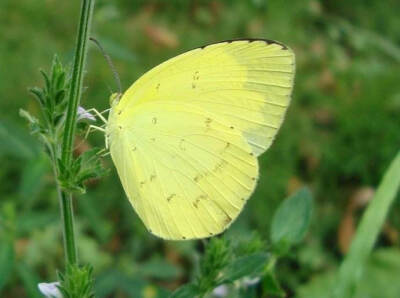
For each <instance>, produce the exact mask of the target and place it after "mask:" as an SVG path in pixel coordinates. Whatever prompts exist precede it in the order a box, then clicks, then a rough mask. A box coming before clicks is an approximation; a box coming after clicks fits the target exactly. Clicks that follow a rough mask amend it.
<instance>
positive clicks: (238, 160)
mask: <svg viewBox="0 0 400 298" xmlns="http://www.w3.org/2000/svg"><path fill="white" fill-rule="evenodd" d="M294 59H295V58H294V54H293V52H292V51H291V50H290V49H289V48H288V47H286V46H285V45H283V44H281V43H278V42H275V41H270V40H263V39H252V40H235V41H224V42H219V43H216V44H211V45H207V46H204V47H201V48H198V49H194V50H191V51H189V52H186V53H184V54H181V55H179V56H177V57H175V58H172V59H170V60H168V61H166V62H164V63H162V64H160V65H159V66H157V67H155V68H153V69H152V70H150V71H149V72H147V73H146V74H144V75H143V76H142V77H141V78H140V79H139V80H137V81H136V82H135V83H134V84H133V85H132V86H131V87H130V88H129V89H128V90H127V91H126V92H125V94H123V95H122V97H121V98H120V99H119V97H118V96H113V97H112V99H111V110H110V114H109V118H108V123H107V127H106V139H107V141H108V144H109V147H110V153H111V157H112V160H113V161H114V163H115V166H116V168H117V171H118V174H119V177H120V179H121V182H122V185H123V188H124V190H125V192H126V194H127V196H128V198H129V201H130V202H131V204H132V205H133V207H134V209H135V210H136V212H137V214H138V215H139V217H140V218H141V219H142V221H143V222H144V224H145V226H146V227H147V229H148V230H149V231H150V232H151V233H153V234H154V235H157V236H159V237H161V238H164V239H174V240H182V239H193V238H204V237H210V236H213V235H216V234H219V233H221V232H223V231H224V230H225V229H226V228H227V227H229V226H230V224H231V223H232V222H233V221H234V220H235V219H236V218H237V216H238V215H239V213H240V212H241V210H242V209H243V206H244V205H245V203H246V201H247V200H248V198H249V197H250V196H251V194H252V192H253V191H254V188H255V186H256V183H257V179H258V176H259V174H258V161H257V157H258V156H259V155H260V154H262V153H263V152H265V151H266V150H267V149H268V147H269V146H270V145H271V143H272V141H273V139H274V137H275V135H276V133H277V131H278V129H279V127H280V126H281V124H282V121H283V119H284V115H285V112H286V109H287V107H288V105H289V103H290V96H291V92H292V88H293V80H294V71H295V63H294Z"/></svg>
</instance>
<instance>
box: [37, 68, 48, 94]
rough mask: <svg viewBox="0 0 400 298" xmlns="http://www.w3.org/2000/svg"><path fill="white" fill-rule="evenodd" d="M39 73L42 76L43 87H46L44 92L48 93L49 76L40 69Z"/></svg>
mask: <svg viewBox="0 0 400 298" xmlns="http://www.w3.org/2000/svg"><path fill="white" fill-rule="evenodd" d="M39 71H40V73H41V74H42V76H43V79H44V82H45V85H46V89H45V90H46V92H49V91H50V89H51V84H50V79H49V76H48V75H47V73H46V72H45V71H44V70H42V69H40V70H39Z"/></svg>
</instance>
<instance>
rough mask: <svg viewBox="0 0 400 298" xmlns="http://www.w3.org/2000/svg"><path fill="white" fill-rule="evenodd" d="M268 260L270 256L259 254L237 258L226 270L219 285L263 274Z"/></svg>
mask: <svg viewBox="0 0 400 298" xmlns="http://www.w3.org/2000/svg"><path fill="white" fill-rule="evenodd" d="M268 259H269V256H268V254H266V253H257V254H253V255H249V256H245V257H240V258H237V259H235V260H234V261H232V263H230V264H229V265H228V266H227V267H226V268H225V270H224V272H223V274H222V277H221V278H220V279H219V280H218V281H217V284H218V285H221V284H224V283H231V282H234V281H235V280H238V279H241V278H243V277H245V276H250V277H252V276H254V275H257V274H261V273H262V271H263V269H264V268H265V266H266V265H267V262H268Z"/></svg>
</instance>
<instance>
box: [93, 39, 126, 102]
mask: <svg viewBox="0 0 400 298" xmlns="http://www.w3.org/2000/svg"><path fill="white" fill-rule="evenodd" d="M89 40H91V41H93V42H94V43H95V44H96V46H97V47H98V48H99V50H100V52H101V53H102V54H103V56H104V58H105V59H106V61H107V63H108V65H109V66H110V68H111V71H112V73H113V76H114V79H115V81H116V82H117V86H118V90H119V94H122V87H121V80H120V79H119V75H118V72H117V70H116V69H115V66H114V64H113V63H112V60H111V58H110V56H109V55H108V54H107V53H106V51H105V50H104V49H103V47H102V46H101V44H100V43H99V42H98V40H97V39H96V38H94V37H89Z"/></svg>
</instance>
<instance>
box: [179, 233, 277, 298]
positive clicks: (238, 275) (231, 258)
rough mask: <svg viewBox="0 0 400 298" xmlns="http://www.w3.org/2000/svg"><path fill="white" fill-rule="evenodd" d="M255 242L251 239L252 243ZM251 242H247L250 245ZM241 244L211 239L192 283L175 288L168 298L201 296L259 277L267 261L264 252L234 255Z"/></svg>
mask: <svg viewBox="0 0 400 298" xmlns="http://www.w3.org/2000/svg"><path fill="white" fill-rule="evenodd" d="M257 241H258V239H257V238H254V242H257ZM252 242H253V241H252V240H249V241H248V242H247V241H246V243H248V244H249V245H250V246H251V244H252ZM240 245H243V243H241V242H240V241H239V242H236V243H234V242H233V243H232V242H230V241H229V240H227V239H226V238H224V237H222V238H212V239H211V240H210V241H209V243H208V244H207V246H206V250H205V253H204V256H203V257H202V259H201V260H200V262H199V273H198V274H197V276H196V278H195V280H194V281H193V282H191V283H189V284H186V285H184V286H182V287H181V288H179V289H177V290H176V291H175V292H174V293H173V294H172V296H171V297H182V298H183V297H203V296H204V295H206V294H207V293H209V292H211V291H212V290H214V289H215V288H217V287H218V286H221V285H224V284H231V283H234V282H236V281H239V280H242V285H241V287H244V288H246V284H245V283H243V279H244V278H247V279H258V278H260V277H261V276H262V275H263V273H264V270H265V268H266V266H267V264H268V262H269V255H268V253H267V252H265V251H257V252H250V251H249V253H248V254H247V255H244V254H240V255H237V254H236V253H235V252H236V251H238V250H237V247H238V246H240Z"/></svg>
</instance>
